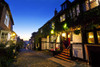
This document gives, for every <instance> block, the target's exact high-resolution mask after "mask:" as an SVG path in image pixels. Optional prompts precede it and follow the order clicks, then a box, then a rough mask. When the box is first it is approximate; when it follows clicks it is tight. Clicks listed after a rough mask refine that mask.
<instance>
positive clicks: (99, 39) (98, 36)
mask: <svg viewBox="0 0 100 67" xmlns="http://www.w3.org/2000/svg"><path fill="white" fill-rule="evenodd" d="M97 38H98V43H100V31H97Z"/></svg>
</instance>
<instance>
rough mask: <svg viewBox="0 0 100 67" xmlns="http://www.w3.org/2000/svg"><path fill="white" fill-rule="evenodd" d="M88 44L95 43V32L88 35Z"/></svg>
mask: <svg viewBox="0 0 100 67" xmlns="http://www.w3.org/2000/svg"><path fill="white" fill-rule="evenodd" d="M88 43H94V34H93V32H89V33H88Z"/></svg>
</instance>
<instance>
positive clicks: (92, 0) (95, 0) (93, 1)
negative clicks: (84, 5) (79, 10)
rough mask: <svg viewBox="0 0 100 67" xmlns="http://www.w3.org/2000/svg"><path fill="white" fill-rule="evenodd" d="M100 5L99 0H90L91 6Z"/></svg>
mask: <svg viewBox="0 0 100 67" xmlns="http://www.w3.org/2000/svg"><path fill="white" fill-rule="evenodd" d="M98 5H99V2H98V0H90V7H91V9H92V8H95V7H96V6H98Z"/></svg>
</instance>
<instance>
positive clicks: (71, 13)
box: [70, 10, 72, 18]
mask: <svg viewBox="0 0 100 67" xmlns="http://www.w3.org/2000/svg"><path fill="white" fill-rule="evenodd" d="M70 17H71V18H72V12H71V10H70Z"/></svg>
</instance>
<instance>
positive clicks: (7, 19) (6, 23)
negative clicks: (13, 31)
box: [4, 12, 10, 27]
mask: <svg viewBox="0 0 100 67" xmlns="http://www.w3.org/2000/svg"><path fill="white" fill-rule="evenodd" d="M9 20H10V18H9V14H8V12H7V13H6V15H5V21H4V24H5V25H6V26H7V27H9Z"/></svg>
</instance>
